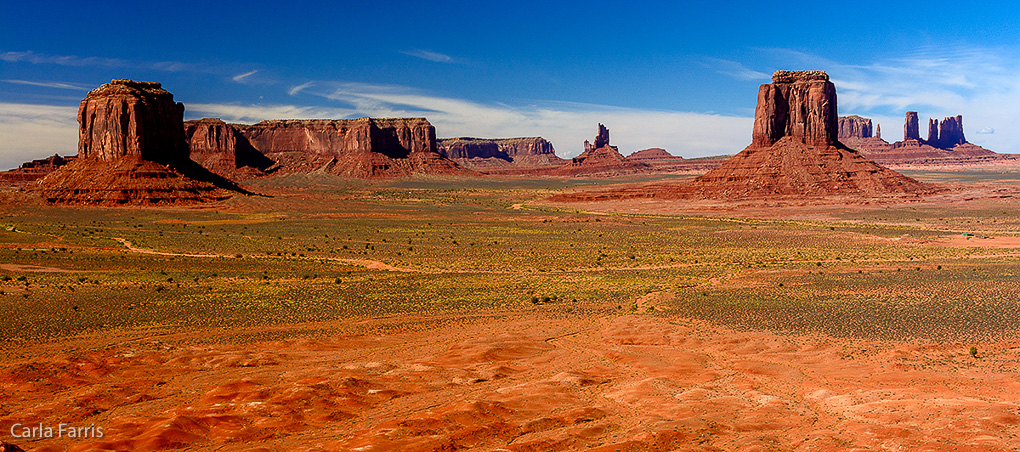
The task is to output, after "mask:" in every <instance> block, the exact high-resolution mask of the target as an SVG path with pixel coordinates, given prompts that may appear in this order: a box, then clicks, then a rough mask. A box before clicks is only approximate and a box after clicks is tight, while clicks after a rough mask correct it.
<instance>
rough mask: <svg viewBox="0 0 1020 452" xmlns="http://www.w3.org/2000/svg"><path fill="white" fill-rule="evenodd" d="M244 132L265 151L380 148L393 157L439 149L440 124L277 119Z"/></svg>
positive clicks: (337, 151)
mask: <svg viewBox="0 0 1020 452" xmlns="http://www.w3.org/2000/svg"><path fill="white" fill-rule="evenodd" d="M242 133H243V134H244V136H245V137H247V138H248V140H249V141H250V142H251V144H252V146H255V148H256V149H259V150H260V151H262V152H281V151H301V152H308V153H313V154H329V155H336V156H340V155H345V154H352V153H359V152H376V153H381V154H385V155H386V156H389V157H392V158H406V157H407V156H408V155H409V154H412V153H420V152H432V153H435V152H437V149H436V128H435V127H433V126H432V124H430V123H429V121H428V120H427V119H425V118H368V117H365V118H358V119H307V120H294V119H276V120H269V121H261V122H258V123H256V124H253V125H251V126H249V127H246V128H245V129H244V130H243V131H242Z"/></svg>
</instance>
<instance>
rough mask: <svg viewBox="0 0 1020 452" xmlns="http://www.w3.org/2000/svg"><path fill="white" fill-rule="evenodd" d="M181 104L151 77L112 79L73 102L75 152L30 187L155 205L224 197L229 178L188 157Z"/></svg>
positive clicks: (77, 200)
mask: <svg viewBox="0 0 1020 452" xmlns="http://www.w3.org/2000/svg"><path fill="white" fill-rule="evenodd" d="M183 123H184V104H181V103H179V102H174V99H173V94H170V93H169V92H168V91H166V90H164V89H163V88H162V87H161V85H160V84H159V83H156V82H138V81H134V80H125V79H115V80H113V81H111V82H110V83H107V84H105V85H102V86H100V87H99V88H96V89H94V90H92V91H91V92H89V93H88V95H87V96H85V99H84V100H82V101H81V105H80V106H79V109H78V124H79V129H78V131H79V133H78V137H79V138H78V158H77V159H75V161H74V162H72V163H70V164H68V165H64V166H62V167H60V168H59V169H57V170H55V171H53V172H51V173H49V174H48V175H46V176H45V177H43V178H42V179H40V180H38V181H36V182H35V183H34V184H32V186H31V187H30V189H32V190H33V191H38V192H40V193H41V194H42V195H43V197H44V198H45V199H47V200H48V201H51V202H65V203H74V204H161V203H176V202H198V201H208V200H219V199H225V198H227V197H229V195H230V193H229V190H235V191H240V189H239V188H237V186H236V185H234V184H233V183H231V182H229V181H227V180H226V179H223V178H221V177H218V176H216V175H215V174H213V173H210V172H209V171H208V170H205V169H204V168H202V167H201V166H199V165H198V164H196V163H195V162H193V161H191V160H190V159H189V158H188V147H187V143H186V141H185V137H184V126H183Z"/></svg>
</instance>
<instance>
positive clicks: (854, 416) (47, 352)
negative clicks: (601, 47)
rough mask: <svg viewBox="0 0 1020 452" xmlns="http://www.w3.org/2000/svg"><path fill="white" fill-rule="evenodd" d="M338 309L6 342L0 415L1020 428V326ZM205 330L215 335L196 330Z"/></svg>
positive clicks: (593, 445)
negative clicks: (323, 320) (829, 328)
mask: <svg viewBox="0 0 1020 452" xmlns="http://www.w3.org/2000/svg"><path fill="white" fill-rule="evenodd" d="M650 301H651V299H649V300H645V303H648V302H650ZM560 308H562V307H560ZM550 309H557V307H555V306H551V307H550ZM549 314H552V311H549ZM403 322H406V323H403ZM421 325H428V327H427V328H421ZM300 327H301V328H307V327H308V325H302V326H300ZM316 327H317V328H332V327H333V326H330V325H317V326H316ZM335 327H336V328H337V331H340V330H341V329H343V330H347V331H350V333H348V334H340V333H337V335H336V336H335V337H328V338H315V339H293V340H287V341H278V342H261V343H254V344H244V345H231V344H227V343H226V341H228V340H229V338H230V337H231V336H232V335H234V334H238V333H241V332H239V331H223V330H209V331H201V332H195V333H191V334H190V335H188V336H185V335H183V334H182V335H173V334H167V335H164V336H154V335H153V332H148V333H147V334H140V333H133V334H134V335H136V336H137V337H136V338H135V339H133V340H132V339H130V338H125V337H117V338H109V339H105V338H102V337H90V338H83V339H79V340H74V341H70V342H64V343H57V344H51V345H46V346H33V347H31V348H30V349H25V350H6V353H8V356H7V357H6V358H4V359H3V361H2V364H0V387H2V392H0V394H3V399H2V410H3V412H2V417H0V428H2V429H3V431H4V432H5V434H6V433H7V432H8V431H9V429H10V426H11V424H12V423H13V422H21V423H23V424H35V423H40V422H41V423H43V424H56V423H59V422H67V423H72V424H76V425H84V426H88V425H90V424H92V423H95V424H96V425H97V426H102V427H103V429H104V434H105V435H104V437H103V438H101V439H87V440H68V439H66V438H65V439H48V440H41V441H33V442H27V441H17V440H15V441H13V442H14V443H15V444H19V445H20V446H22V447H25V448H26V449H32V448H35V450H46V451H50V450H52V451H57V450H71V451H83V450H91V449H95V448H99V449H102V450H150V449H159V448H189V449H191V450H212V449H215V450H224V451H233V450H358V451H376V450H380V451H381V450H421V451H426V450H429V451H431V450H462V449H463V450H512V451H527V450H576V449H593V450H607V451H608V450H635V451H637V450H712V449H723V450H735V449H740V450H773V449H778V450H787V449H793V448H808V449H811V450H847V449H853V448H860V449H893V450H897V449H899V450H947V449H954V448H955V450H1011V449H1014V448H1015V446H1016V444H1018V441H1020V438H1018V437H1017V434H1018V433H1020V426H1018V425H1020V416H1018V414H1017V413H1018V409H1020V381H1018V380H1017V378H1016V371H1015V369H1016V363H1017V362H1018V361H1020V341H1012V342H1000V343H992V344H980V345H981V352H980V355H979V357H980V358H979V359H975V358H972V357H970V356H969V355H968V353H967V348H968V347H969V344H941V343H926V342H917V343H904V342H881V341H861V340H853V341H848V340H843V339H834V338H829V337H824V336H798V335H786V334H775V333H769V332H738V331H733V330H728V329H724V328H719V327H714V326H711V325H709V324H707V323H705V322H702V321H695V320H689V319H684V318H680V317H675V318H664V317H653V316H642V315H626V316H608V317H602V318H587V317H583V316H565V317H563V316H552V315H546V314H542V313H539V314H537V315H536V314H528V315H523V314H508V315H507V316H505V317H503V316H498V317H475V318H472V317H466V316H452V315H451V316H446V317H430V318H424V319H422V318H411V317H407V318H398V317H389V318H385V319H374V320H365V321H360V322H357V321H351V322H347V323H345V324H343V325H335ZM293 328H294V329H297V328H299V326H294V327H293ZM407 328H414V329H415V330H416V331H407V330H406V329H407ZM419 328H421V329H420V330H419ZM395 330H397V331H400V330H403V332H397V333H393V332H391V331H395ZM388 331H389V332H388ZM157 337H158V340H156V339H154V338H157ZM216 337H221V338H222V340H218V339H216ZM198 338H204V340H205V341H206V342H207V344H205V345H201V346H199V345H188V344H191V343H192V342H190V341H193V340H196V339H198ZM210 338H211V339H210ZM208 342H212V343H213V344H212V345H208ZM114 344H116V345H114ZM18 355H20V356H21V357H18ZM30 356H35V357H34V358H28V357H30ZM259 448H262V449H259Z"/></svg>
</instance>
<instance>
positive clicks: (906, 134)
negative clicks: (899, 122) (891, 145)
mask: <svg viewBox="0 0 1020 452" xmlns="http://www.w3.org/2000/svg"><path fill="white" fill-rule="evenodd" d="M920 139H921V131H920V129H919V128H918V121H917V112H916V111H908V112H907V117H906V119H904V121H903V140H904V141H906V140H920Z"/></svg>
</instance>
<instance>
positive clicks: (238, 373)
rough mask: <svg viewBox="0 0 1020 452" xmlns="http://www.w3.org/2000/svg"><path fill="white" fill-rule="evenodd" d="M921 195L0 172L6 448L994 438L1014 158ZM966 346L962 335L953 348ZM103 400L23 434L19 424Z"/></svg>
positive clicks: (788, 446)
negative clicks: (842, 196)
mask: <svg viewBox="0 0 1020 452" xmlns="http://www.w3.org/2000/svg"><path fill="white" fill-rule="evenodd" d="M1016 171H1017V170H1016V169H1015V168H1014V169H1003V168H996V169H993V170H986V171H976V170H974V171H972V170H959V171H955V172H920V171H913V172H907V175H909V176H912V177H915V178H917V179H919V180H921V181H924V182H932V183H937V184H945V185H948V186H950V187H952V189H951V190H949V191H947V192H943V193H938V194H935V195H931V196H928V197H924V198H920V199H907V200H887V201H874V202H869V203H856V202H844V201H845V200H828V201H825V200H821V201H820V200H804V199H801V200H796V199H792V200H791V199H776V200H772V201H760V202H756V203H743V204H732V203H730V204H719V203H706V202H695V201H677V200H672V201H659V200H654V199H635V200H625V201H608V202H591V203H553V202H549V201H546V198H548V197H550V196H552V195H556V194H560V193H563V192H567V191H571V190H575V189H578V188H582V187H583V188H591V187H592V186H595V185H601V186H605V185H609V184H624V185H627V186H631V185H633V184H636V183H642V182H650V181H653V180H654V181H659V180H661V179H663V178H664V177H665V178H667V179H670V180H682V179H684V177H682V176H680V177H678V176H655V177H652V176H642V177H636V176H635V177H631V178H629V179H628V178H618V179H614V180H583V179H553V178H546V179H542V178H538V179H525V178H505V179H500V178H487V179H481V178H451V177H425V178H418V179H409V180H407V179H404V180H393V181H374V182H366V181H349V180H343V179H339V178H334V177H332V176H327V175H291V176H280V177H273V178H267V179H261V180H257V181H249V182H245V186H246V187H248V188H250V189H251V190H252V191H255V192H258V193H263V194H266V195H269V196H250V197H249V196H234V197H233V198H231V199H228V200H225V201H219V202H214V203H209V204H203V205H200V206H195V207H165V208H138V207H125V208H85V207H60V206H50V205H46V204H44V203H42V202H41V201H38V200H35V199H34V198H31V197H30V196H29V195H26V194H23V193H20V192H16V191H12V190H8V191H5V192H3V193H2V194H0V224H2V225H3V228H2V229H0V342H2V343H3V347H2V352H0V432H2V433H0V435H2V436H0V439H2V440H4V441H8V442H11V443H14V444H17V445H18V446H20V447H22V448H25V449H26V450H40V451H60V450H72V451H83V450H152V449H181V450H219V451H242V450H271V451H294V450H315V451H318V450H323V451H325V450H358V451H382V450H419V451H432V450H477V451H496V450H509V451H539V450H589V449H590V450H604V451H616V450H622V451H644V450H663V451H666V450H793V449H796V450H1015V449H1016V448H1017V447H1018V445H1020V436H1018V435H1020V378H1018V375H1020V372H1018V366H1020V337H1018V336H1017V334H1016V333H1017V331H1018V327H1020V265H1018V263H1020V209H1018V206H1020V173H1018V172H1016ZM972 347H974V348H975V349H976V353H971V351H972V350H973V349H972ZM60 423H66V424H71V425H73V426H77V427H90V426H97V427H102V430H103V435H102V437H101V438H98V437H93V438H67V437H64V438H17V437H13V436H12V435H11V428H12V426H13V425H14V424H21V425H25V426H36V425H40V424H42V425H54V426H55V425H57V424H60Z"/></svg>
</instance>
